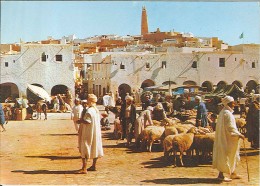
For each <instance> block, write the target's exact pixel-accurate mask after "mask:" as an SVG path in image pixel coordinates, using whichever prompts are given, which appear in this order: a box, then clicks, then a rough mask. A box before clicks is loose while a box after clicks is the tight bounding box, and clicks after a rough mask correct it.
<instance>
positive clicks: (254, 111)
mask: <svg viewBox="0 0 260 186" xmlns="http://www.w3.org/2000/svg"><path fill="white" fill-rule="evenodd" d="M259 100H260V97H258V98H256V100H255V101H253V102H252V103H251V104H250V105H249V109H248V113H247V115H246V129H247V137H248V141H249V142H251V147H252V148H255V149H258V148H259V132H260V119H259V115H260V104H259Z"/></svg>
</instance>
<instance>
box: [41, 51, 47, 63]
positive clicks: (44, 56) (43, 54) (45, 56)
mask: <svg viewBox="0 0 260 186" xmlns="http://www.w3.org/2000/svg"><path fill="white" fill-rule="evenodd" d="M46 61H47V55H45V52H43V53H42V62H46Z"/></svg>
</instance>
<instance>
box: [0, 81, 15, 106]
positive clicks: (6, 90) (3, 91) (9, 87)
mask: <svg viewBox="0 0 260 186" xmlns="http://www.w3.org/2000/svg"><path fill="white" fill-rule="evenodd" d="M9 96H11V97H12V99H15V98H19V89H18V86H17V85H16V84H15V83H12V82H6V83H1V84H0V101H1V103H3V102H5V99H6V98H7V97H9Z"/></svg>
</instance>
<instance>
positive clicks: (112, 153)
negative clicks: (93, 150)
mask: <svg viewBox="0 0 260 186" xmlns="http://www.w3.org/2000/svg"><path fill="white" fill-rule="evenodd" d="M110 119H111V118H110ZM6 129H7V131H6V132H2V133H1V134H0V135H1V144H0V148H1V155H0V166H1V175H0V184H2V185H6V184H8V185H9V184H12V185H14V184H22V185H29V184H30V185H32V184H33V185H133V184H134V185H153V184H160V185H170V184H171V185H181V184H186V185H194V184H197V185H213V184H220V182H218V181H217V180H216V179H215V178H216V176H217V174H218V172H217V170H215V169H212V167H211V164H210V163H208V164H202V165H197V164H195V163H194V162H192V161H190V160H189V159H185V160H184V164H185V163H186V166H185V167H176V168H173V167H172V166H168V164H167V163H166V162H165V161H164V160H163V152H162V150H161V149H160V148H159V147H158V146H157V148H156V146H155V148H153V152H152V153H149V152H138V151H135V150H134V148H126V147H125V145H124V143H125V141H116V140H114V139H113V134H112V130H113V129H111V130H110V131H103V147H104V153H105V156H104V157H103V158H101V159H99V160H98V166H97V169H98V171H96V172H88V174H87V175H81V174H75V171H76V170H78V169H80V168H81V159H80V156H79V152H78V149H77V135H76V133H75V129H74V126H73V123H72V121H71V120H70V114H69V113H56V114H49V116H48V120H47V121H43V120H26V121H10V122H9V123H8V124H7V125H6ZM246 146H247V148H246V151H247V158H248V163H249V171H250V182H248V181H247V171H246V161H245V160H246V158H245V153H244V152H245V151H243V149H242V151H241V162H240V164H239V166H238V168H237V171H238V173H239V174H240V175H242V176H243V179H241V180H233V181H232V182H231V183H229V184H231V185H259V151H258V150H252V149H250V148H248V146H249V144H248V143H247V144H246ZM90 164H91V162H89V163H88V165H90ZM222 184H227V183H222Z"/></svg>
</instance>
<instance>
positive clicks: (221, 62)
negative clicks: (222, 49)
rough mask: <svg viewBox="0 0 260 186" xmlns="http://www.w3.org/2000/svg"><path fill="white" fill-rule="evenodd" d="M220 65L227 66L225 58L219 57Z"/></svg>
mask: <svg viewBox="0 0 260 186" xmlns="http://www.w3.org/2000/svg"><path fill="white" fill-rule="evenodd" d="M219 67H225V58H219Z"/></svg>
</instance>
